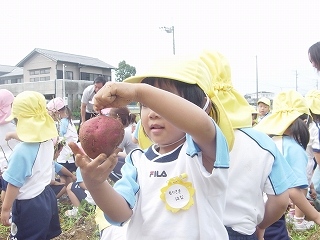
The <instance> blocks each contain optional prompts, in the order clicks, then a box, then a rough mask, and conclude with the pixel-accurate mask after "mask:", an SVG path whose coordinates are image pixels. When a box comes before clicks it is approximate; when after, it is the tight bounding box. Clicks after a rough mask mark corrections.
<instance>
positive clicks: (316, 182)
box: [305, 90, 320, 211]
mask: <svg viewBox="0 0 320 240" xmlns="http://www.w3.org/2000/svg"><path fill="white" fill-rule="evenodd" d="M305 99H306V103H307V105H308V107H309V109H310V113H311V116H312V121H311V123H310V125H309V132H310V141H309V144H308V146H307V155H308V167H307V173H308V180H309V183H310V187H309V188H310V189H309V196H310V197H311V198H312V199H313V201H319V200H317V198H319V196H320V169H319V165H320V91H319V90H310V91H309V92H308V93H307V94H306V96H305ZM310 177H311V179H310ZM312 186H313V187H314V188H312ZM313 190H314V191H313ZM315 207H317V210H318V211H320V209H319V208H318V206H317V205H315Z"/></svg>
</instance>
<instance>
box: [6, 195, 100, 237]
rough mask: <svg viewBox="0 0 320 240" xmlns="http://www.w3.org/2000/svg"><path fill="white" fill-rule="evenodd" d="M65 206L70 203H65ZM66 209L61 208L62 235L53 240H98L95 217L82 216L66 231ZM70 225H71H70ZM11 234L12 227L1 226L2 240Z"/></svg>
mask: <svg viewBox="0 0 320 240" xmlns="http://www.w3.org/2000/svg"><path fill="white" fill-rule="evenodd" d="M63 204H65V205H67V204H70V203H63ZM1 206H2V202H1V201H0V211H1ZM64 211H65V208H61V212H60V213H59V214H60V224H61V228H62V233H61V234H60V235H59V236H58V237H56V238H53V240H85V239H86V240H97V239H99V236H98V235H97V230H96V223H95V221H94V215H91V216H88V215H86V216H82V217H80V218H78V219H77V220H76V221H74V223H72V224H71V225H72V227H71V229H69V230H64V229H65V225H67V224H66V223H65V222H67V221H68V219H67V218H66V217H64ZM69 224H70V223H69ZM9 234H10V227H4V226H3V225H1V227H0V240H7V239H8V236H9Z"/></svg>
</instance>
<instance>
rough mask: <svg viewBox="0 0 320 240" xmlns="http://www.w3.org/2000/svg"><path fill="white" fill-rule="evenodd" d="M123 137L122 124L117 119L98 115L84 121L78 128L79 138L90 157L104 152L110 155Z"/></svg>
mask: <svg viewBox="0 0 320 240" xmlns="http://www.w3.org/2000/svg"><path fill="white" fill-rule="evenodd" d="M123 137H124V129H123V125H122V123H121V122H120V121H118V120H117V119H114V118H111V117H107V116H104V115H100V116H97V117H94V118H91V119H89V120H87V121H85V122H84V123H83V124H82V125H81V127H80V130H79V140H80V143H81V146H82V148H83V150H84V151H85V153H86V154H87V155H88V156H89V157H90V158H92V159H94V158H96V157H97V156H99V154H100V153H105V154H106V155H107V156H110V155H111V154H112V153H113V152H114V150H115V149H116V148H117V146H118V145H119V144H120V143H121V141H122V139H123Z"/></svg>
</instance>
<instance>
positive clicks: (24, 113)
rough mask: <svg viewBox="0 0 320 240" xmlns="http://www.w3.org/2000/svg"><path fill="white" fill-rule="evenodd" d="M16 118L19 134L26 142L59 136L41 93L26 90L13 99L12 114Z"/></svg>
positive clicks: (8, 119) (11, 117)
mask: <svg viewBox="0 0 320 240" xmlns="http://www.w3.org/2000/svg"><path fill="white" fill-rule="evenodd" d="M14 118H16V119H17V120H18V122H17V128H16V131H17V135H18V137H19V138H20V139H21V140H22V141H24V142H44V141H46V140H49V139H52V138H55V137H57V136H58V131H57V128H56V125H55V123H54V121H53V119H52V117H51V116H50V115H49V114H48V111H47V109H46V100H45V98H44V96H43V95H42V94H41V93H38V92H34V91H24V92H22V93H19V94H18V95H17V96H16V97H15V99H14V100H13V105H12V111H11V115H10V116H9V117H8V118H7V119H6V120H7V121H11V120H12V119H14Z"/></svg>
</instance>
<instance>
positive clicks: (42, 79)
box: [40, 76, 50, 81]
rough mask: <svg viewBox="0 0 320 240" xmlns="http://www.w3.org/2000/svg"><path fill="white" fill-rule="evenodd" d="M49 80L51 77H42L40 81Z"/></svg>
mask: <svg viewBox="0 0 320 240" xmlns="http://www.w3.org/2000/svg"><path fill="white" fill-rule="evenodd" d="M48 80H50V77H49V76H46V77H40V81H48Z"/></svg>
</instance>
